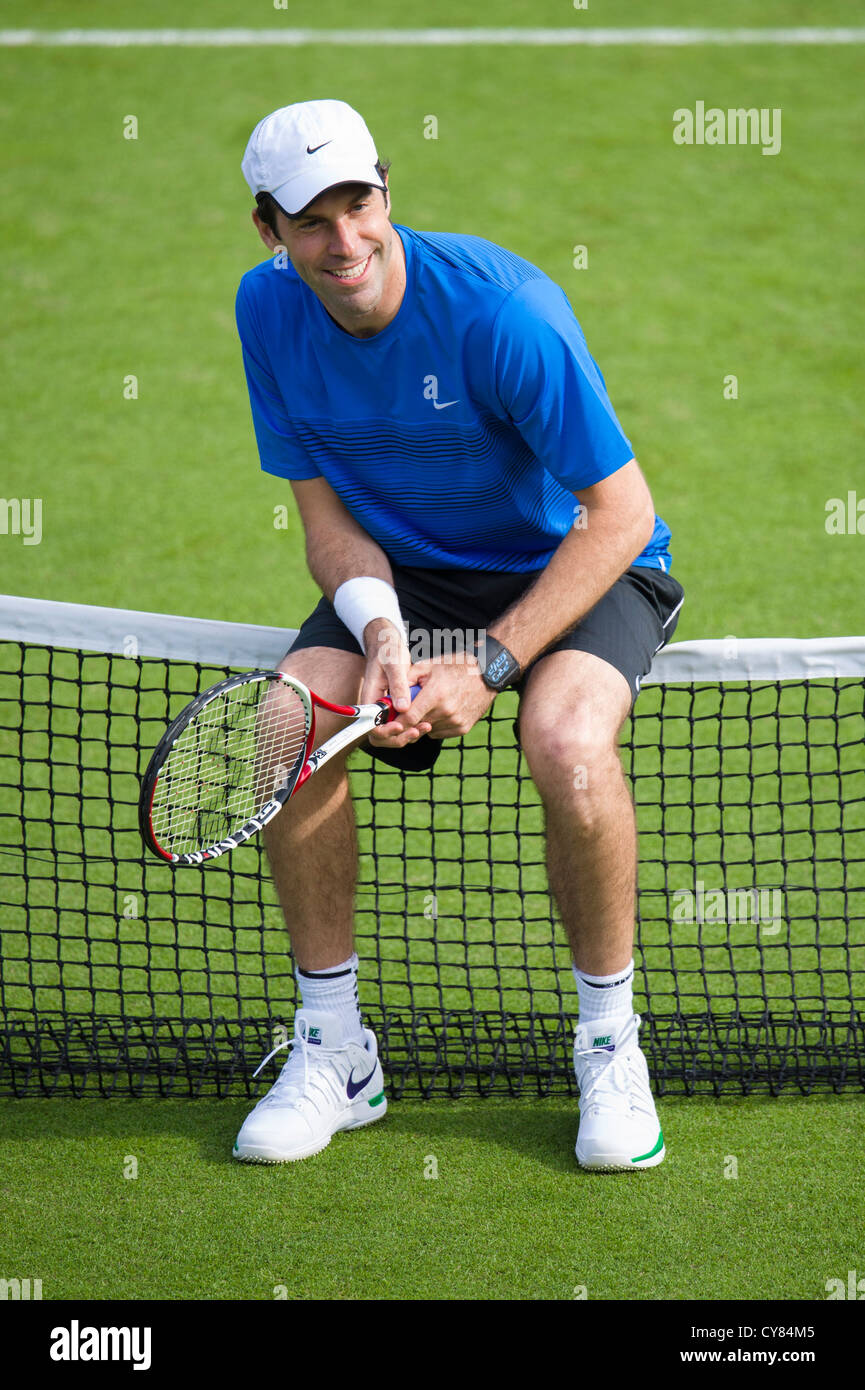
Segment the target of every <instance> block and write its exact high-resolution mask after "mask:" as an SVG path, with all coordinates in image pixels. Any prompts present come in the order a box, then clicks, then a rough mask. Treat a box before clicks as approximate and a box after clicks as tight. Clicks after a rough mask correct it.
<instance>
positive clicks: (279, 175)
mask: <svg viewBox="0 0 865 1390" xmlns="http://www.w3.org/2000/svg"><path fill="white" fill-rule="evenodd" d="M377 162H378V155H377V154H376V149H375V144H374V142H373V138H372V136H371V135H370V133H369V131H368V130H367V128H366V123H365V122H364V120H363V118H362V117H361V116H359V115H358V113H357V112H356V111H354V110H353V109H352V108H351V107H350V106H348V105H346V103H345V102H344V101H299V102H296V103H295V104H294V106H281V107H280V109H279V110H278V111H272V112H271V114H270V115H269V116H265V118H264V120H263V121H259V123H258V125H257V126H256V127H255V130H254V131H253V132H252V134H251V135H250V137H249V144H248V145H247V147H246V154H245V155H244V156H243V163H242V164H241V166H240V167H241V169H242V170H243V177H244V178H245V179H246V182H247V183H248V184H249V187H250V189H251V190H252V193H253V195H256V194H258V193H270V194H272V196H273V197H274V198H275V199H276V201H277V202H278V203H279V206H280V207H281V208H282V210H283V211H284V212H290V213H298V212H300V211H301V210H302V209H303V208H305V207H306V206H307V204H308V203H311V202H312V201H313V199H315V198H317V197H318V196H319V194H321V193H324V191H325V190H326V189H328V188H333V187H335V186H336V184H340V183H368V184H372V185H374V186H375V187H376V188H385V187H386V185H385V183H384V181H383V179H382V177H381V175H380V174H379V173H378V171H377V170H376V167H375V166H376V164H377Z"/></svg>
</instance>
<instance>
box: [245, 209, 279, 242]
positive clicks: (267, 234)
mask: <svg viewBox="0 0 865 1390" xmlns="http://www.w3.org/2000/svg"><path fill="white" fill-rule="evenodd" d="M252 220H253V222H254V223H255V226H256V230H257V231H258V235H259V236H260V237H261V239H262V241H263V242H264V244H265V246H266V247H267V249H268V251H275V250H276V248H277V246H280V245H281V244H282V243H281V242H280V241H279V239H278V237H276V236H275V235H274V233H273V232H272V230H271V229H270V227H268V225H267V223H266V222H265V221H264V220H263V218H262V216H261V213H260V212H259V211H258V208H253V209H252Z"/></svg>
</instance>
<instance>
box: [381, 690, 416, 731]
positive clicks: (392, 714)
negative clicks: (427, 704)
mask: <svg viewBox="0 0 865 1390" xmlns="http://www.w3.org/2000/svg"><path fill="white" fill-rule="evenodd" d="M420 691H421V687H420V686H419V685H413V686H412V687H411V690H410V691H409V696H410V698H411V699H412V700H413V699H414V698H415V696H416V695H419V694H420ZM400 714H405V710H398V709H394V708H393V706H391V708H390V709H389V710H388V714H387V719H386V720H385V721H384V722H385V723H386V724H389V723H390V722H391V720H392V719H397V718H398V717H399V715H400Z"/></svg>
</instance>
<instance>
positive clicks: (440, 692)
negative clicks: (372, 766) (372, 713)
mask: <svg viewBox="0 0 865 1390" xmlns="http://www.w3.org/2000/svg"><path fill="white" fill-rule="evenodd" d="M406 680H407V682H408V683H410V684H413V685H417V684H420V685H421V686H422V689H421V692H420V694H419V695H416V696H415V698H414V700H412V702H411V704H410V705H409V707H408V708H407V709H406V710H405V711H404V712H403V713H401V714H400V715H399V716H398V718H396V719H394V720H392V721H391V723H390V724H385V725H382V726H381V727H380V728H378V729H376V730H375V733H374V734H370V742H371V743H378V744H381V745H382V746H384V747H387V748H404V747H405V745H406V744H407V743H412V742H414V740H415V739H417V738H420V737H421V736H422V735H423V734H428V735H429V737H430V738H460V737H461V736H462V735H463V734H467V733H468V731H469V729H471V728H472V727H473V726H474V725H475V724H476V723H477V721H478V720H479V719H482V718H483V716H484V715H485V714H486V712H487V710H488V709H489V708H490V705H491V704H492V702H493V700H494V699H495V696H496V692H495V691H494V690H490V689H489V688H488V686H486V685H484V683H483V681H482V680H481V674H480V668H479V666H478V663H477V661H476V660H475V658H474V657H473V656H469V655H467V656H466V657H465V659H464V660H461V661H456V662H455V661H453V660H447V661H446V660H439V661H419V662H417V663H416V664H415V665H414V666H411V667H410V668H409V669H408V673H407V676H406Z"/></svg>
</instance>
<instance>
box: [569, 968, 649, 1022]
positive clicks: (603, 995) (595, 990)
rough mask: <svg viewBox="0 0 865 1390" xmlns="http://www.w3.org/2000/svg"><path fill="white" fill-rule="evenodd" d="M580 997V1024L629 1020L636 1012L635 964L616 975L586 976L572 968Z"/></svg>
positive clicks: (583, 972)
mask: <svg viewBox="0 0 865 1390" xmlns="http://www.w3.org/2000/svg"><path fill="white" fill-rule="evenodd" d="M571 969H572V970H573V972H574V979H575V980H576V982H577V993H578V994H579V996H580V1023H595V1022H596V1021H597V1020H598V1019H602V1018H627V1017H628V1016H629V1015H630V1014H632V1013H633V1012H634V962H633V961H630V962H629V964H628V965H626V966H625V968H624V970H618V971H617V972H616V974H615V975H587V974H586V972H585V971H584V970H578V969H577V967H576V966H575V965H572V966H571Z"/></svg>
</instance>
